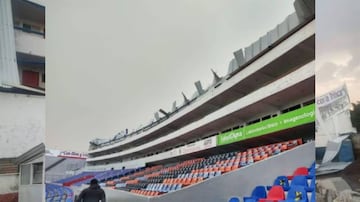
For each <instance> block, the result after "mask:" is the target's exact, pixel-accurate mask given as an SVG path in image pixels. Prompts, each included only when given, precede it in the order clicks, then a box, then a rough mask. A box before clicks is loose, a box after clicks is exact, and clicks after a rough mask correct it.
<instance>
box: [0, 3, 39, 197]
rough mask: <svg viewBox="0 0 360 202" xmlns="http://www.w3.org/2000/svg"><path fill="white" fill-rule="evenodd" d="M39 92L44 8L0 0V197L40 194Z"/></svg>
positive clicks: (36, 4) (34, 4)
mask: <svg viewBox="0 0 360 202" xmlns="http://www.w3.org/2000/svg"><path fill="white" fill-rule="evenodd" d="M44 95H45V7H44V6H43V5H41V4H39V3H38V2H37V1H36V0H1V1H0V112H1V113H0V148H1V152H0V201H6V202H17V201H40V200H41V198H42V194H41V192H43V187H44V184H43V178H42V173H43V172H42V163H43V161H42V157H41V154H43V153H44V151H45V149H44V148H45V146H44V144H43V142H44V139H45V138H44V137H45V96H44ZM39 154H40V156H39ZM35 192H36V194H34V193H35Z"/></svg>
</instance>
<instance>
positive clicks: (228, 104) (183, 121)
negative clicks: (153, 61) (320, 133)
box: [46, 0, 315, 202]
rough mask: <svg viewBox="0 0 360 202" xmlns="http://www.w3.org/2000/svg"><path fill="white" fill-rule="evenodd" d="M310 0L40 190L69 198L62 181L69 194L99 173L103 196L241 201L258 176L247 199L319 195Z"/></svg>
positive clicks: (299, 1) (95, 145)
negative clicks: (205, 81)
mask: <svg viewBox="0 0 360 202" xmlns="http://www.w3.org/2000/svg"><path fill="white" fill-rule="evenodd" d="M314 4H315V3H314V1H311V0H296V1H294V7H295V11H296V12H295V13H293V14H290V15H289V16H288V17H287V18H286V19H285V20H284V21H283V22H281V23H279V24H278V25H277V26H276V27H275V28H274V29H272V30H270V31H269V32H267V33H266V34H265V35H263V36H261V37H259V40H257V41H255V42H253V43H252V44H250V45H249V46H247V47H245V48H242V49H239V50H236V51H235V52H234V59H232V60H231V61H230V64H229V69H228V73H227V74H226V75H224V76H219V75H217V74H216V73H215V72H213V83H212V85H211V86H209V87H208V88H205V89H204V88H203V87H202V85H201V83H200V82H199V81H198V82H196V83H195V86H196V93H195V94H194V95H193V96H192V97H189V98H188V97H187V96H186V95H185V94H183V97H184V102H183V103H182V104H181V105H180V106H177V104H176V103H175V102H174V103H173V108H172V110H171V111H169V112H167V111H165V110H163V109H160V110H159V111H158V112H156V113H155V117H154V121H153V122H151V123H150V124H148V125H146V126H144V127H141V128H139V129H136V130H132V131H131V132H129V131H128V130H127V129H126V130H124V131H121V132H119V133H118V134H117V135H115V136H114V138H112V139H111V140H103V139H95V140H92V141H90V147H89V152H88V158H87V160H86V166H85V167H84V168H83V169H81V170H79V171H78V172H76V174H75V175H73V176H69V177H66V178H63V179H60V180H56V181H47V183H48V185H47V187H49V189H47V190H46V200H47V201H53V200H55V198H56V199H58V198H61V199H64V200H67V199H68V198H69V197H68V195H67V191H66V190H67V188H71V190H73V193H71V194H69V195H70V196H71V197H73V198H74V197H75V195H77V194H79V192H80V190H81V189H83V188H84V187H86V186H88V183H89V181H90V180H91V179H93V178H97V179H98V180H99V181H100V185H101V186H102V187H103V188H104V190H105V192H106V195H107V199H108V201H138V202H141V201H144V202H145V201H153V202H160V201H173V202H175V201H176V202H177V201H179V202H180V201H217V202H220V201H222V202H227V201H239V200H241V201H242V200H243V199H244V197H245V198H246V197H250V198H251V197H257V191H255V190H257V189H260V188H257V187H260V186H263V187H264V188H266V189H265V190H263V194H262V195H261V197H260V196H259V197H258V198H256V199H254V198H253V199H249V201H250V200H251V201H257V200H259V201H267V200H287V201H295V200H297V199H298V198H299V197H300V198H302V199H304V200H303V201H315V199H314V196H315V194H314V183H315V176H314V175H315V174H314V173H315V167H314V162H315V155H314V154H315V143H314V139H315V63H314V60H315V5H314ZM279 176H283V177H285V178H286V179H285V178H284V179H283V180H282V181H286V182H287V184H284V183H281V184H279V183H277V181H276V179H277V178H279ZM274 180H275V181H274ZM265 186H266V187H265ZM298 192H299V193H301V195H300V196H299V195H298V194H297V193H298ZM305 199H306V200H305ZM70 200H71V199H70Z"/></svg>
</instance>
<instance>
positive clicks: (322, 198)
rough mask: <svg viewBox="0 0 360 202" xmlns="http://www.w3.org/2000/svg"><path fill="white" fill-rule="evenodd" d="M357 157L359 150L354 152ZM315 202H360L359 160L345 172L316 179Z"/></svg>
mask: <svg viewBox="0 0 360 202" xmlns="http://www.w3.org/2000/svg"><path fill="white" fill-rule="evenodd" d="M355 153H356V156H357V157H359V155H358V154H359V150H356V151H355ZM316 181H317V186H316V187H317V190H316V192H317V193H316V201H317V202H332V201H335V202H340V201H341V202H355V201H357V202H360V159H359V158H356V161H354V162H353V163H352V164H350V165H349V166H348V167H347V168H346V169H345V170H343V171H341V172H337V173H332V174H328V175H321V176H317V177H316Z"/></svg>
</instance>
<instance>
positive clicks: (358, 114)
mask: <svg viewBox="0 0 360 202" xmlns="http://www.w3.org/2000/svg"><path fill="white" fill-rule="evenodd" d="M352 106H353V109H352V110H350V116H351V123H352V125H353V126H354V127H355V128H356V130H357V131H358V132H360V101H357V102H356V103H352Z"/></svg>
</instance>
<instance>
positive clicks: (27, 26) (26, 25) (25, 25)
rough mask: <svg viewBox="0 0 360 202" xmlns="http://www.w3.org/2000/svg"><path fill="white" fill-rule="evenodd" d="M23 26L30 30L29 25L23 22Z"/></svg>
mask: <svg viewBox="0 0 360 202" xmlns="http://www.w3.org/2000/svg"><path fill="white" fill-rule="evenodd" d="M23 28H24V29H26V30H29V31H30V30H31V25H29V24H25V23H23Z"/></svg>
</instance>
